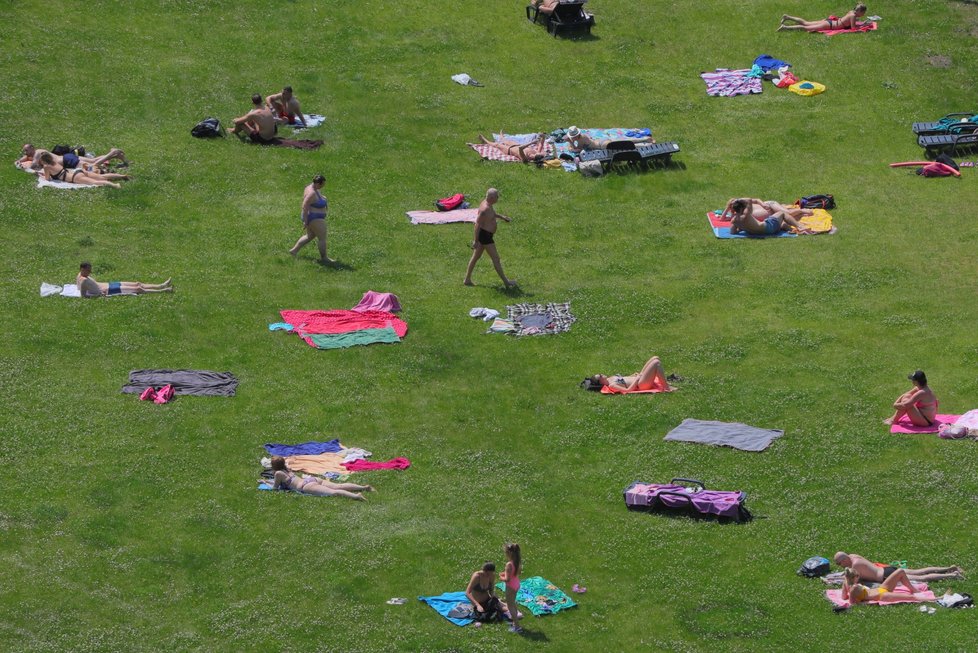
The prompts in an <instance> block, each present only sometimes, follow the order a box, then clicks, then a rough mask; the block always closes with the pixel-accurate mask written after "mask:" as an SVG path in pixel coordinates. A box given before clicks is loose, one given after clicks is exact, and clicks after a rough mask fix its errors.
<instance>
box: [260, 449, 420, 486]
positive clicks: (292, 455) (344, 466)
mask: <svg viewBox="0 0 978 653" xmlns="http://www.w3.org/2000/svg"><path fill="white" fill-rule="evenodd" d="M265 451H266V452H267V453H268V456H269V457H264V458H262V459H261V466H262V468H263V470H264V471H262V473H261V478H262V479H264V480H263V481H262V482H261V483H260V484H259V486H258V489H259V490H271V489H272V487H273V483H274V479H275V473H274V472H273V471H272V459H271V458H270V456H282V457H283V458H285V467H286V468H287V469H288V470H289V471H290V472H293V473H296V472H301V473H303V474H306V475H308V476H317V477H320V478H323V479H326V480H329V481H334V482H340V483H341V482H344V481H346V480H347V479H349V477H350V474H353V473H355V472H367V471H374V470H381V469H401V470H403V469H407V468H409V467H410V466H411V461H410V460H408V459H407V458H401V457H398V458H391V459H390V460H384V461H374V460H368V458H370V457H371V456H373V453H371V452H370V451H367V450H366V449H361V448H359V447H346V446H344V445H343V444H342V443H341V442H340V441H339V439H338V438H334V439H333V440H328V441H325V442H319V441H313V442H303V443H301V444H276V443H270V444H266V445H265Z"/></svg>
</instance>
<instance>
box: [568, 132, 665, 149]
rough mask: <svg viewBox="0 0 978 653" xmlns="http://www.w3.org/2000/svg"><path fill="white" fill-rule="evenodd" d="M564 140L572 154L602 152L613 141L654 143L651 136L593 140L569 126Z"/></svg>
mask: <svg viewBox="0 0 978 653" xmlns="http://www.w3.org/2000/svg"><path fill="white" fill-rule="evenodd" d="M564 140H565V141H567V143H568V144H569V145H570V149H571V151H572V152H583V151H585V150H603V149H604V148H606V147H608V144H609V143H613V142H615V141H632V142H633V143H654V142H655V139H654V138H652V137H651V136H643V137H642V138H628V137H622V138H600V139H594V138H591V137H590V136H588V135H587V134H585V133H584V132H582V131H581V130H580V129H578V128H577V127H574V126H571V127H568V128H567V135H566V136H565V137H564Z"/></svg>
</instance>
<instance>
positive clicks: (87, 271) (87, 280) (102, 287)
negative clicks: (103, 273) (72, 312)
mask: <svg viewBox="0 0 978 653" xmlns="http://www.w3.org/2000/svg"><path fill="white" fill-rule="evenodd" d="M75 283H76V284H78V292H80V293H81V296H82V297H107V296H109V295H142V294H143V293H156V292H173V286H172V285H171V284H170V279H167V280H166V281H164V282H163V283H160V284H150V283H140V282H138V281H110V282H109V283H99V282H98V281H96V280H95V278H94V277H93V276H92V264H91V263H89V262H88V261H85V262H84V263H82V264H81V267H80V268H79V270H78V276H77V277H75Z"/></svg>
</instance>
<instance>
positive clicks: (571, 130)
mask: <svg viewBox="0 0 978 653" xmlns="http://www.w3.org/2000/svg"><path fill="white" fill-rule="evenodd" d="M567 135H568V136H570V137H571V138H577V137H578V136H580V135H581V130H580V129H578V128H577V127H576V126H571V127H568V128H567Z"/></svg>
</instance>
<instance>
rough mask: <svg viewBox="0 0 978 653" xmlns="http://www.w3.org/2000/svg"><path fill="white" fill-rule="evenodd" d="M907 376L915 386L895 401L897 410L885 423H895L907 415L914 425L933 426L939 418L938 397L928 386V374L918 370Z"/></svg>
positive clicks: (894, 404)
mask: <svg viewBox="0 0 978 653" xmlns="http://www.w3.org/2000/svg"><path fill="white" fill-rule="evenodd" d="M907 378H908V379H910V380H911V381H913V387H912V388H910V389H909V390H907V391H906V392H904V393H903V394H902V395H900V396H899V397H898V398H897V400H896V401H895V402H893V407H894V408H895V409H896V412H895V413H893V416H892V417H888V418H887V419H885V420H883V423H884V424H888V425H889V424H893V423H894V422H896V421H897V420H899V419H900V418H901V417H903V416H904V415H906V416H907V417H908V418H909V419H910V421H911V422H912V423H913V425H914V426H933V425H934V420H936V419H937V397H936V396H935V395H934V391H933V390H931V389H930V388H929V387H928V386H927V375H926V374H924V371H923V370H917V371H916V372H914V373H913V374H910V375H908V376H907Z"/></svg>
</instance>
